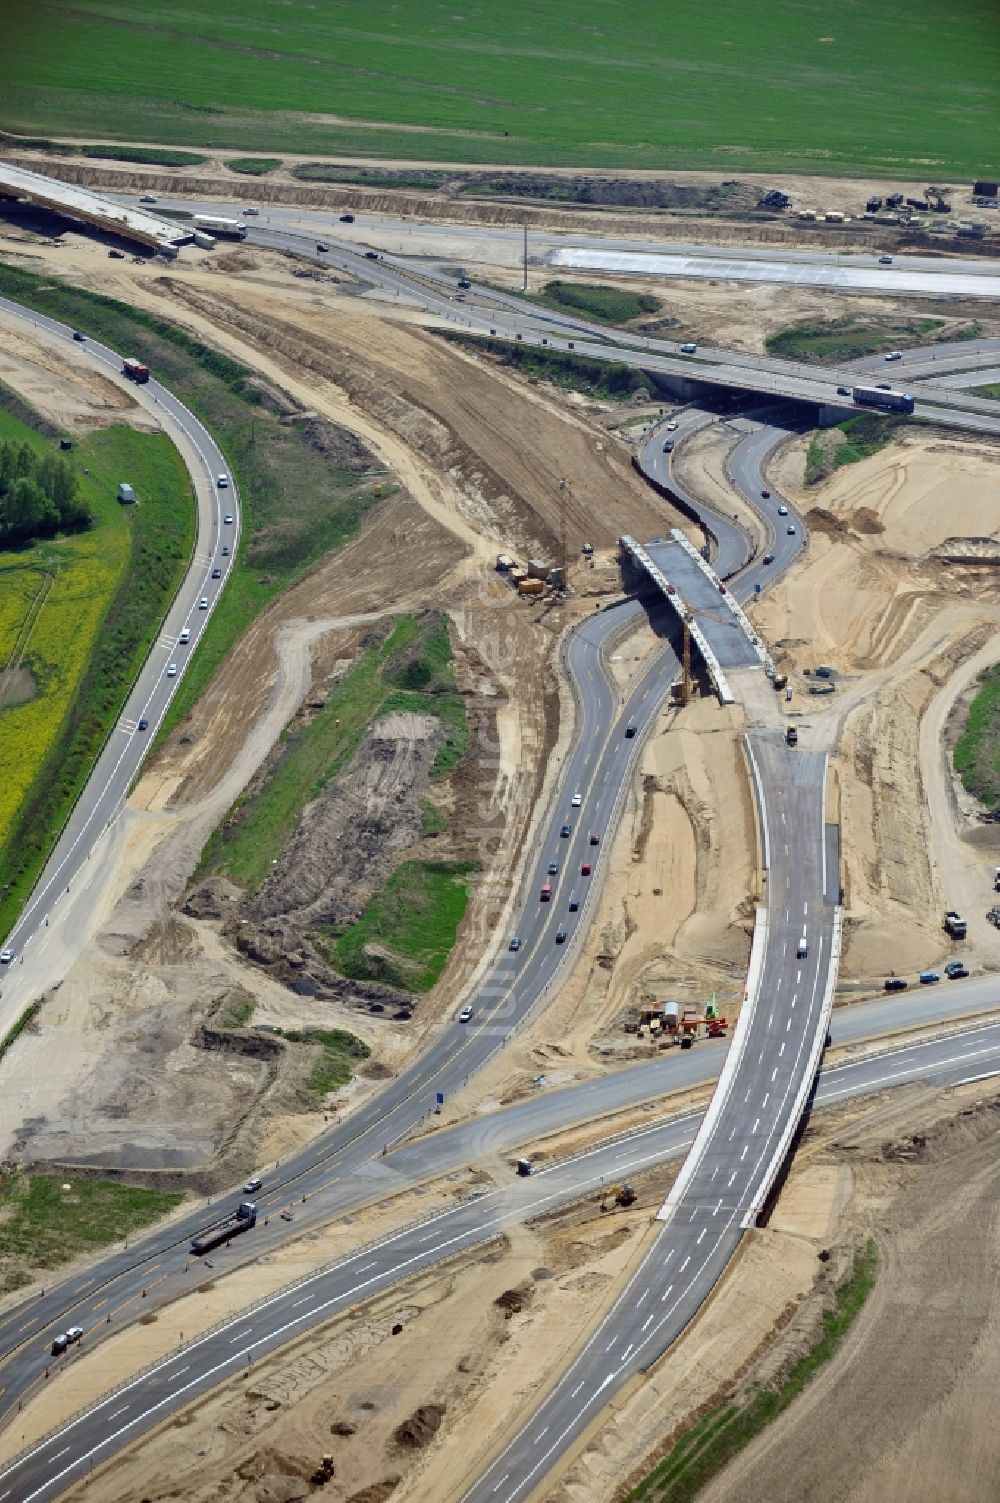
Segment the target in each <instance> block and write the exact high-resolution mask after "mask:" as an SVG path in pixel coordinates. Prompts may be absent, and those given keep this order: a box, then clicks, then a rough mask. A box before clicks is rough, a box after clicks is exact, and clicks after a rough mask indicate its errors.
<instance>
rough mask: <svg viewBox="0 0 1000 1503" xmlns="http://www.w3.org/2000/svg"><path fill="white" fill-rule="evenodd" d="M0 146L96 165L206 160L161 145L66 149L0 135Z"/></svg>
mask: <svg viewBox="0 0 1000 1503" xmlns="http://www.w3.org/2000/svg"><path fill="white" fill-rule="evenodd" d="M0 146H9V147H10V148H11V149H12V150H16V151H53V152H58V153H59V155H60V156H71V157H90V158H91V159H93V160H95V161H99V162H139V163H142V164H144V165H146V166H149V167H200V166H201V165H202V164H203V163H204V162H207V161H208V157H204V156H201V155H200V154H199V153H198V152H194V151H172V150H170V148H169V147H161V146H124V145H122V146H107V145H100V144H88V145H86V146H70V145H67V143H66V142H64V141H51V140H49V138H48V136H4V135H2V134H0Z"/></svg>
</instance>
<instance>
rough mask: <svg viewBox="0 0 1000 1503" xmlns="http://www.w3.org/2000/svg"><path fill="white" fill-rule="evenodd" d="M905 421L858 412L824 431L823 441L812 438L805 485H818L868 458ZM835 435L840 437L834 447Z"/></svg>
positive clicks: (889, 438)
mask: <svg viewBox="0 0 1000 1503" xmlns="http://www.w3.org/2000/svg"><path fill="white" fill-rule="evenodd" d="M908 422H909V418H908V417H906V416H905V415H903V414H900V415H898V416H897V415H895V414H893V413H877V412H861V413H859V414H858V416H857V417H849V418H845V419H844V421H843V422H842V423H836V424H835V425H834V426H833V427H832V428H825V429H824V430H823V438H822V439H817V438H814V439H812V440H811V442H810V444H809V448H808V450H807V451H806V485H818V484H819V482H820V481H821V480H826V478H827V477H828V476H829V475H832V474H833V472H834V470H839V469H840V468H841V467H842V466H843V465H845V464H857V463H858V461H859V460H861V459H870V458H871V456H872V455H873V454H878V453H879V451H880V450H881V449H884V448H885V447H886V445H887V444H890V443H891V442H892V440H893V436H894V435H895V433H896V430H897V428H900V427H903V426H905V425H906V424H907V423H908ZM835 433H840V434H841V435H842V437H841V439H840V440H839V441H838V442H837V443H836V445H835V446H834V445H833V444H832V443H831V439H832V436H833V435H834V434H835Z"/></svg>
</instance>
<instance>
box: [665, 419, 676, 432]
mask: <svg viewBox="0 0 1000 1503" xmlns="http://www.w3.org/2000/svg"><path fill="white" fill-rule="evenodd" d="M676 427H677V419H676V418H671V419H670V422H669V423H668V424H667V432H668V433H673V432H674V430H675V429H676Z"/></svg>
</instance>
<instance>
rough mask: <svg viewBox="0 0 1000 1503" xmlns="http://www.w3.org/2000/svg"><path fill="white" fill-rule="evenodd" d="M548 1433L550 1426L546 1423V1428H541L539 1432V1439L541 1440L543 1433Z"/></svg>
mask: <svg viewBox="0 0 1000 1503" xmlns="http://www.w3.org/2000/svg"><path fill="white" fill-rule="evenodd" d="M548 1433H549V1427H548V1425H546V1426H545V1429H544V1430H539V1432H538V1439H539V1440H541V1438H542V1436H543V1435H548Z"/></svg>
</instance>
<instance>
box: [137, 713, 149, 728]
mask: <svg viewBox="0 0 1000 1503" xmlns="http://www.w3.org/2000/svg"><path fill="white" fill-rule="evenodd" d="M139 730H140V731H148V730H149V721H148V720H147V719H146V717H145V715H144V716H143V717H142V719H141V720H140V721H139Z"/></svg>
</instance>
